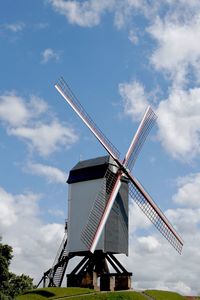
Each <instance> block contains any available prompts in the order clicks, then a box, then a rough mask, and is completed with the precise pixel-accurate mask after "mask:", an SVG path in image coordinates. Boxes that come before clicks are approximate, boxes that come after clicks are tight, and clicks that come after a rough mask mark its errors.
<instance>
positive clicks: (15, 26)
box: [1, 22, 25, 32]
mask: <svg viewBox="0 0 200 300" xmlns="http://www.w3.org/2000/svg"><path fill="white" fill-rule="evenodd" d="M1 27H2V28H4V29H6V30H9V31H12V32H18V31H22V30H23V29H24V27H25V24H24V23H23V22H16V23H7V24H3V25H1Z"/></svg>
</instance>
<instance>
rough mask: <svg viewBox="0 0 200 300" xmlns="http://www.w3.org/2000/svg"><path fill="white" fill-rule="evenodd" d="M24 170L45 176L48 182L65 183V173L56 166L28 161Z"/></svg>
mask: <svg viewBox="0 0 200 300" xmlns="http://www.w3.org/2000/svg"><path fill="white" fill-rule="evenodd" d="M25 170H26V171H28V172H30V173H32V174H35V175H39V176H41V177H44V178H46V180H47V182H48V183H62V184H65V183H66V179H67V174H66V173H65V172H63V171H62V170H60V169H58V168H56V167H52V166H48V165H43V164H34V163H28V165H27V167H26V169H25Z"/></svg>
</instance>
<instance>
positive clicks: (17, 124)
mask: <svg viewBox="0 0 200 300" xmlns="http://www.w3.org/2000/svg"><path fill="white" fill-rule="evenodd" d="M49 112H50V110H49V107H48V105H47V103H46V102H45V101H44V100H43V99H41V98H39V97H37V96H34V95H32V96H30V97H29V98H28V99H26V98H22V97H20V96H18V95H17V94H16V93H14V92H10V93H6V94H3V95H0V121H2V122H3V124H4V126H5V128H6V129H7V133H8V134H9V135H13V136H16V137H18V138H20V139H23V140H24V141H25V142H27V143H28V145H29V146H30V149H31V150H32V149H35V150H37V151H38V152H39V154H40V155H42V156H48V155H50V154H51V153H53V152H54V151H56V150H58V149H59V148H60V147H61V146H64V147H65V148H68V147H70V146H71V145H72V144H74V143H75V142H76V141H77V140H78V136H77V135H76V133H75V131H74V130H73V129H72V128H70V127H67V126H66V125H63V124H62V123H60V122H59V121H58V120H56V119H55V117H53V116H52V115H51V114H50V113H49ZM44 113H45V115H43V118H45V119H50V120H49V121H48V122H45V123H44V122H41V121H39V118H40V117H41V115H42V114H44ZM60 176H61V174H60ZM58 177H59V175H58V174H57V180H58ZM60 178H61V177H60Z"/></svg>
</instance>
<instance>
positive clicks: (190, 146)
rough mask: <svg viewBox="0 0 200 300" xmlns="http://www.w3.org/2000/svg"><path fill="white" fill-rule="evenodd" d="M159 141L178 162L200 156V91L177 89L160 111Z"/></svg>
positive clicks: (158, 113) (160, 107)
mask: <svg viewBox="0 0 200 300" xmlns="http://www.w3.org/2000/svg"><path fill="white" fill-rule="evenodd" d="M157 115H158V127H159V138H160V140H161V143H162V144H163V146H164V148H165V149H166V150H167V151H168V152H169V153H170V154H171V155H172V156H173V157H174V158H177V159H181V160H183V161H187V162H188V161H190V160H191V159H193V158H195V157H196V156H197V155H199V153H200V89H199V88H194V89H190V90H188V91H184V90H177V89H173V90H172V92H171V94H170V95H169V98H168V99H167V100H164V101H161V102H160V104H159V106H158V109H157Z"/></svg>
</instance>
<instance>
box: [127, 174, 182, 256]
mask: <svg viewBox="0 0 200 300" xmlns="http://www.w3.org/2000/svg"><path fill="white" fill-rule="evenodd" d="M129 179H130V182H129V195H130V197H131V198H132V199H133V201H135V202H136V204H137V205H138V206H139V207H140V209H141V210H142V211H143V213H144V214H145V215H146V216H147V217H148V218H149V220H150V221H151V222H152V223H153V225H154V226H155V227H156V228H157V229H158V230H159V231H160V233H161V234H162V235H163V236H164V237H165V238H166V239H167V240H168V241H169V242H170V244H171V245H172V246H173V247H174V248H175V249H176V250H177V251H178V252H179V254H181V251H182V247H183V241H182V239H181V238H180V236H179V235H178V233H177V232H176V230H175V229H174V228H173V226H172V225H171V224H170V222H169V221H168V219H167V218H166V216H165V215H164V214H163V212H162V211H161V210H160V208H159V207H158V206H157V205H156V204H155V202H154V201H153V200H152V198H151V197H150V196H149V194H148V193H147V192H146V191H145V190H144V188H143V186H142V185H141V184H140V183H139V181H138V180H136V178H133V177H132V176H130V174H129Z"/></svg>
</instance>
